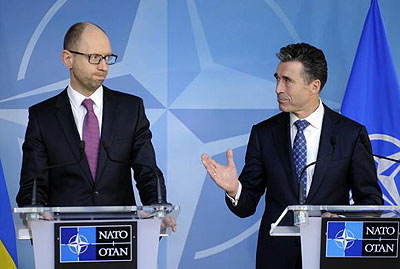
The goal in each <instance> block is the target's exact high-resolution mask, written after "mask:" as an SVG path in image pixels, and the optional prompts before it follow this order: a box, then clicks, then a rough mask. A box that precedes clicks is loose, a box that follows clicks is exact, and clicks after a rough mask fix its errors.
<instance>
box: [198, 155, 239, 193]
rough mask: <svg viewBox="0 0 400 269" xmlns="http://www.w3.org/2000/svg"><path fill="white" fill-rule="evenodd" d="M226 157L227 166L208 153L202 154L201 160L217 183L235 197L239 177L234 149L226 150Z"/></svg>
mask: <svg viewBox="0 0 400 269" xmlns="http://www.w3.org/2000/svg"><path fill="white" fill-rule="evenodd" d="M226 158H227V161H228V163H227V165H226V166H225V165H221V164H219V163H217V162H216V161H214V160H213V159H211V158H210V157H209V156H208V155H206V154H202V155H201V161H202V163H203V165H204V167H205V168H206V169H207V172H208V174H209V175H210V177H211V178H212V180H214V182H215V184H217V185H218V186H219V187H220V188H221V189H223V190H225V191H226V192H227V193H228V195H229V196H231V197H235V196H236V193H237V191H238V188H239V179H238V174H237V170H236V166H235V162H234V161H233V151H232V149H228V150H227V151H226Z"/></svg>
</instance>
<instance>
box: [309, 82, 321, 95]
mask: <svg viewBox="0 0 400 269" xmlns="http://www.w3.org/2000/svg"><path fill="white" fill-rule="evenodd" d="M320 90H321V80H319V79H316V80H314V81H313V82H312V88H311V92H312V93H319V91H320Z"/></svg>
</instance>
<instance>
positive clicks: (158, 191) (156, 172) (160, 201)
mask: <svg viewBox="0 0 400 269" xmlns="http://www.w3.org/2000/svg"><path fill="white" fill-rule="evenodd" d="M102 145H103V148H104V151H105V152H106V156H107V158H108V159H109V160H110V161H112V162H114V163H119V164H124V165H127V166H129V167H130V166H133V167H146V168H148V169H149V170H150V171H151V172H152V173H153V174H154V175H155V176H156V184H157V186H156V194H157V202H156V203H154V204H152V205H155V206H170V205H171V204H170V203H166V202H165V201H164V199H163V197H162V190H161V181H160V177H159V176H158V175H159V173H160V171H159V169H158V168H157V167H154V166H152V165H148V164H144V163H137V162H126V161H121V160H116V159H114V158H111V156H110V152H109V144H108V143H107V142H106V141H104V140H103V141H102Z"/></svg>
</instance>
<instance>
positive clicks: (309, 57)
mask: <svg viewBox="0 0 400 269" xmlns="http://www.w3.org/2000/svg"><path fill="white" fill-rule="evenodd" d="M276 56H277V57H278V58H279V60H281V62H289V61H298V62H301V63H302V64H303V66H304V70H303V77H304V80H305V81H306V83H307V84H310V83H311V82H312V81H313V80H315V79H319V80H320V81H321V89H320V90H322V88H323V87H324V85H325V83H326V80H327V79H328V65H327V63H326V59H325V55H324V53H323V52H322V50H320V49H318V48H316V47H314V46H311V45H309V44H306V43H297V44H290V45H287V46H286V47H282V48H281V49H280V51H279V53H277V54H276Z"/></svg>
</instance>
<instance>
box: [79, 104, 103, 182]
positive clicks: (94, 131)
mask: <svg viewBox="0 0 400 269" xmlns="http://www.w3.org/2000/svg"><path fill="white" fill-rule="evenodd" d="M82 105H83V106H84V107H85V108H86V110H87V113H86V116H85V119H84V120H83V131H82V137H83V141H85V153H86V158H87V160H88V162H89V167H90V172H91V173H92V177H93V180H95V179H96V169H97V157H98V153H99V141H100V130H99V121H98V120H97V117H96V114H94V111H93V101H92V100H91V99H85V100H83V102H82Z"/></svg>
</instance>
